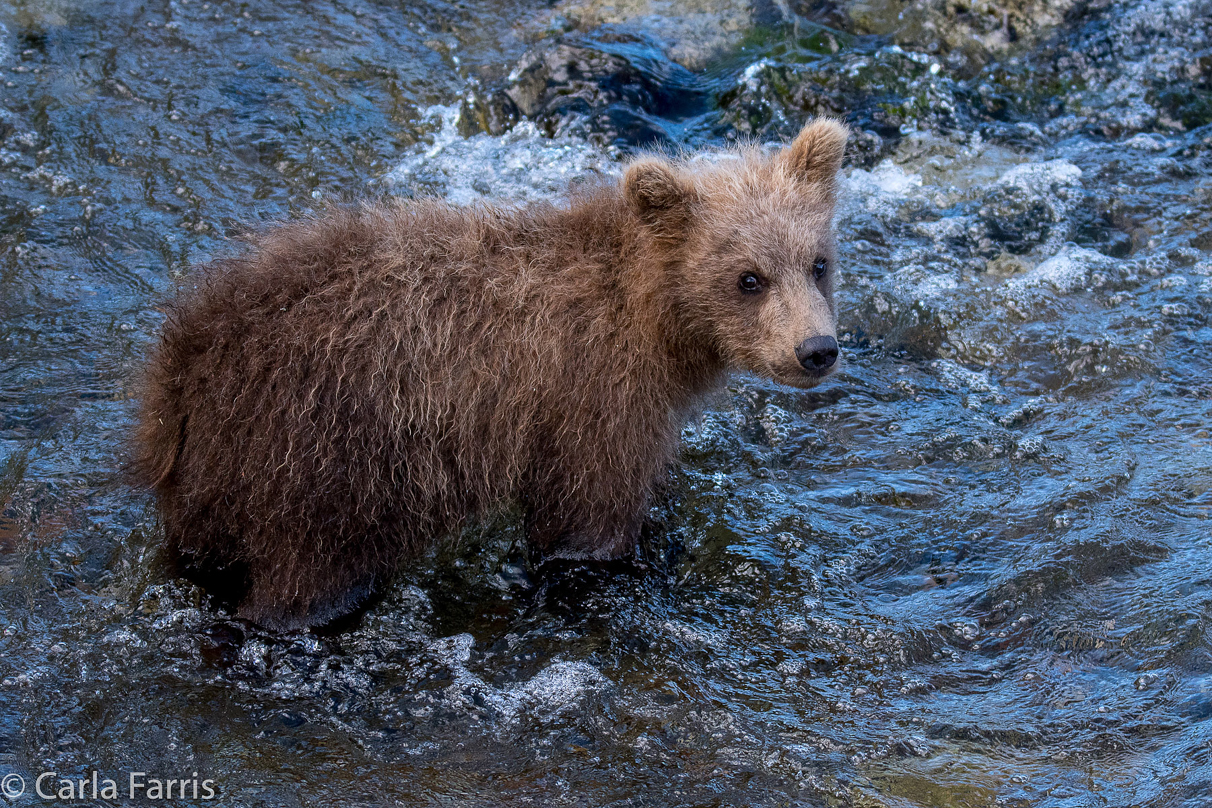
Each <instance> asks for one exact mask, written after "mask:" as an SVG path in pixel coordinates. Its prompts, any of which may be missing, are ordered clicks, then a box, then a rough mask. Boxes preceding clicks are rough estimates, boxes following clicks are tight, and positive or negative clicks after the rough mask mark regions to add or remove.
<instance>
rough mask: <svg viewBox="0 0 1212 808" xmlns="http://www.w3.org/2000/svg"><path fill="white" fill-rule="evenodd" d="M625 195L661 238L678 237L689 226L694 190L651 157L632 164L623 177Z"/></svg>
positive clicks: (662, 162)
mask: <svg viewBox="0 0 1212 808" xmlns="http://www.w3.org/2000/svg"><path fill="white" fill-rule="evenodd" d="M623 196H624V198H626V200H627V205H628V206H629V207H630V208H631V210H632V211H633V212H634V213H635V214H636V215H637V216H639V217H640V218H641V219H642V220H643V221H644V223H645V224H647V225H648V226H649V227H651V228H652V229H653V230H655V231H656V232H657V233H658V234H659V235H663V236H667V237H672V236H676V235H677V234H679V233H681V232H682V231H683V230H684V229H685V228H686V227H687V225H689V224H690V214H691V207H692V205H693V202H694V191H693V190H692V189H691V188H689V187H687V186H686V184H685V183H683V182H682V181H681V180H680V179H679V178H678V175H677V174H676V172H675V169H674V168H673V166H671V165H669V164H668V163H666V162H665V161H663V160H658V159H655V158H651V157H649V158H644V159H642V160H637V161H636V162H634V163H632V164H631V166H630V167H629V168H628V169H627V173H626V174H625V175H624V176H623Z"/></svg>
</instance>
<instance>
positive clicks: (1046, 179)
mask: <svg viewBox="0 0 1212 808" xmlns="http://www.w3.org/2000/svg"><path fill="white" fill-rule="evenodd" d="M1081 178H1082V170H1081V169H1080V168H1078V167H1077V166H1075V165H1073V163H1070V162H1069V161H1068V160H1048V161H1047V162H1043V163H1020V164H1019V165H1016V166H1014V167H1013V168H1011V169H1010V170H1008V171H1007V172H1006V173H1005V174H1002V176H1001V178H1000V179H998V181H997V182H998V184H999V185H1005V186H1008V187H1011V188H1017V189H1020V190H1023V191H1027V192H1028V193H1033V194H1038V195H1040V196H1047V195H1049V194H1050V193H1052V192H1053V191H1054V189H1056V188H1057V187H1058V186H1060V187H1073V186H1077V185H1080V184H1081Z"/></svg>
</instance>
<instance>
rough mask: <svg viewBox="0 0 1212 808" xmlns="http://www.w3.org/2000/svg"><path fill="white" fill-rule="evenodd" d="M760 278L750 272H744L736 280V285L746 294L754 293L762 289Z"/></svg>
mask: <svg viewBox="0 0 1212 808" xmlns="http://www.w3.org/2000/svg"><path fill="white" fill-rule="evenodd" d="M763 285H764V284H763V283H762V279H761V278H759V277H758V276H757V275H755V274H754V273H752V272H746V273H745V274H744V275H742V276H741V277H740V278H739V279H738V280H737V282H736V287H737V288H738V289H740V290H741V291H742V292H745V293H746V294H750V295H755V294H757V293H758V292H760V291H762V287H763Z"/></svg>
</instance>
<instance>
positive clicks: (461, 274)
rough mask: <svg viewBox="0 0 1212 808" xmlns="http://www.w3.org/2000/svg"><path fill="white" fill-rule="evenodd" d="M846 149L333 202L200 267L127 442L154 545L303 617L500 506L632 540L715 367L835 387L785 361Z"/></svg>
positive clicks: (823, 250) (321, 616) (823, 253)
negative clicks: (540, 196)
mask: <svg viewBox="0 0 1212 808" xmlns="http://www.w3.org/2000/svg"><path fill="white" fill-rule="evenodd" d="M846 137H847V132H846V130H845V128H844V127H842V126H841V125H840V124H837V123H835V122H833V121H818V122H816V123H815V124H813V125H810V126H808V127H806V128H805V129H804V131H803V132H801V133H800V135H799V137H798V138H797V139H796V141H795V142H794V143H793V144H792V145H791V146H790V147H789V148H788V149H786V150H784V151H782V152H779V153H778V154H776V155H773V156H772V155H768V154H764V153H762V152H761V151H759V150H757V149H751V150H748V151H741V152H736V153H732V154H729V155H726V156H724V157H722V158H721V159H717V160H714V161H706V160H691V161H682V162H675V161H671V160H665V159H656V158H648V159H643V160H640V161H638V162H636V163H634V164H632V165H631V166H630V167H629V169H628V170H627V172H626V176H625V177H624V179H623V181H622V183H621V184H620V185H619V186H609V187H607V186H603V187H598V188H596V189H593V190H590V191H586V192H583V193H581V194H580V195H577V196H574V197H573V198H572V200H571V201H570V202H569V203H568V204H567V205H565V206H553V205H538V206H532V207H528V208H525V209H520V210H514V209H500V208H493V207H473V208H455V207H451V206H449V205H446V204H442V203H440V202H422V203H416V202H405V201H400V202H395V203H385V204H378V205H367V206H363V207H361V208H359V209H356V210H334V211H329V212H327V213H324V214H323V215H320V216H318V217H316V218H313V219H308V220H304V221H298V222H294V223H291V224H286V225H283V226H281V227H279V228H278V229H275V230H273V231H271V232H269V233H267V234H265V235H263V236H260V237H257V238H256V239H255V243H254V244H253V245H252V248H251V249H250V250H249V251H248V253H247V254H246V255H245V256H244V257H240V258H236V259H231V260H223V261H217V262H215V263H213V264H210V265H208V266H205V267H202V268H201V269H199V270H198V271H197V272H196V273H195V274H194V275H193V276H192V277H191V279H190V280H189V282H188V283H187V284H186V285H185V286H184V287H183V288H182V289H180V290H179V292H178V294H177V296H176V298H175V299H174V300H173V301H172V302H171V303H170V304H169V306H168V310H167V313H168V318H167V321H166V323H165V324H164V330H163V334H162V338H161V340H160V342H159V344H158V346H157V347H156V348H155V351H154V353H153V355H152V357H151V360H150V363H149V367H148V370H147V374H146V378H145V383H144V389H143V395H142V406H141V409H140V412H139V416H138V424H137V432H136V436H135V438H136V458H135V465H136V469H137V473H138V475H139V477H140V479H141V481H142V482H143V483H144V484H145V485H147V486H148V487H150V488H152V489H154V490H155V492H156V494H157V495H158V500H159V505H160V509H161V513H162V516H163V521H164V527H165V532H166V537H165V540H166V543H167V549H168V554H169V557H170V558H171V559H173V560H174V561H175V563H177V564H178V566H179V568H180V569H181V570H182V571H184V572H186V573H187V574H191V575H192V576H193V577H195V578H201V579H202V580H203V582H204V583H209V584H211V585H214V586H217V587H219V586H221V587H225V588H229V589H234V590H235V592H236V597H237V599H238V600H239V603H240V606H239V613H240V614H241V615H243V616H245V617H247V618H249V619H251V620H253V621H256V622H258V623H261V624H263V625H266V626H269V627H273V628H279V629H293V628H299V627H304V626H314V625H319V624H322V623H325V622H327V621H330V620H332V619H334V618H336V617H339V616H340V615H342V614H344V613H347V612H348V611H351V610H352V609H353V608H355V607H356V606H357V605H358V604H359V602H361V601H363V600H364V599H365V598H366V597H367V596H369V595H370V594H371V593H372V592H373V591H374V590H375V589H376V588H378V587H379V586H380V585H381V584H383V583H384V582H385V581H386V580H388V578H389V577H390V576H391V575H392V573H393V572H394V570H395V569H396V568H397V566H398V564H399V563H400V562H401V561H402V560H404V559H407V558H408V557H410V556H414V555H415V554H417V553H419V552H421V551H422V550H423V549H424V548H426V547H427V546H428V545H430V544H431V542H432V541H433V540H434V539H436V538H439V537H442V536H446V535H450V534H452V533H453V532H455V531H458V530H459V529H460V527H461V526H462V525H463V524H464V523H465V521H466V520H467V519H469V518H476V517H478V516H482V515H485V514H487V513H490V512H492V511H493V510H494V509H497V508H500V507H502V506H504V505H506V504H508V503H513V504H516V505H520V506H521V507H522V508H523V509H524V511H525V513H526V514H527V528H528V535H529V538H530V541H531V542H532V543H533V544H534V545H535V547H536V548H537V549H538V550H540V551H541V552H543V553H545V554H552V555H558V556H565V557H574V558H577V557H580V558H612V557H617V556H619V555H621V554H624V553H626V552H628V551H629V550H630V549H631V548H632V547H633V544H634V542H635V540H636V536H637V533H638V530H639V527H640V522H641V519H642V517H643V514H644V512H645V508H646V505H647V503H648V501H649V497H650V495H651V494H652V492H653V488H654V485H655V484H656V482H657V480H658V479H659V478H660V476H661V473H662V471H663V469H664V468H665V466H666V464H668V463H669V462H670V461H671V460H672V458H673V455H674V453H675V451H676V448H677V442H678V434H679V431H680V429H681V427H682V425H683V423H684V422H685V420H686V418H687V417H688V415H690V414H691V413H692V412H693V410H694V409H695V407H696V405H697V403H698V402H699V400H700V399H701V397H702V395H703V394H704V393H705V392H706V391H709V390H711V389H712V388H715V387H717V386H718V385H719V384H720V383H721V381H722V380H723V377H724V374H725V373H726V371H728V370H729V369H733V368H736V369H744V370H749V371H752V372H755V373H759V374H762V375H764V376H768V377H771V378H773V379H775V380H777V381H779V382H782V383H785V384H789V385H795V386H800V387H808V386H811V385H812V384H815V383H816V382H817V381H818V380H819V379H820V378H821V376H822V375H824V372H811V371H808V370H805V368H804V367H803V366H801V364H800V362H799V360H798V359H797V357H796V347H797V346H799V345H800V344H801V342H803V341H804V340H805V339H806V338H809V337H814V336H820V335H828V336H832V335H833V333H834V329H835V322H836V319H835V314H834V310H833V302H832V300H833V274H834V271H833V269H832V268H831V266H830V268H829V270H828V272H827V273H826V274H825V275H824V276H823V277H821V278H816V277H814V272H813V267H814V265H815V266H816V270H817V274H819V273H820V267H821V266H822V262H821V260H822V259H824V260H826V261H828V262H829V264H830V265H831V264H832V262H833V260H834V253H835V247H834V241H833V234H832V229H831V220H832V216H833V206H834V194H835V182H836V174H837V170H838V168H839V166H840V164H841V159H842V151H843V148H844V146H845V142H846ZM745 274H754V275H756V276H758V277H759V279H760V282H761V284H762V288H761V290H760V291H758V292H756V293H755V292H753V291H752V290H750V291H743V290H741V289H740V288H738V277H742V276H744V275H745ZM826 372H827V369H826Z"/></svg>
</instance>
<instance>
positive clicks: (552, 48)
mask: <svg viewBox="0 0 1212 808" xmlns="http://www.w3.org/2000/svg"><path fill="white" fill-rule="evenodd" d="M504 95H506V96H507V97H508V98H509V99H510V100H511V101H512V103H513V104H514V105H515V106H516V109H517V110H518V112H520V113H521V114H522V115H525V116H526V117H527V118H530V119H531V120H533V121H535V122H536V123H537V124H539V126H540V127H542V128H543V129H545V130H546V131H547V132H548V133H549V134H554V133H555V132H556V131H558V130H560V129H562V128H563V127H566V126H567V125H569V123H570V122H576V121H582V122H584V125H585V126H586V128H587V129H588V132H589V134H590V135H591V136H592V137H594V139H597V140H599V141H603V142H606V143H611V144H614V145H618V146H621V147H630V148H638V147H645V146H651V145H654V144H660V143H664V142H669V141H671V138H670V135H669V133H668V132H667V131H666V128H665V125H664V123H663V122H662V121H661V120H659V119H665V120H668V121H677V120H680V119H684V118H686V117H688V116H690V115H693V114H695V113H698V112H702V111H705V109H706V107H707V98H708V96H707V94H706V92H705V91H704V90H703V89H702V87H701V86H700V83H699V80H698V79H697V78H696V77H695V76H694V75H693V74H692V73H690V71H688V70H686V69H685V68H684V67H681V66H680V65H677V64H675V63H673V62H671V61H669V60H668V59H667V58H665V57H664V55H663V54H662V53H661V52H660V50H659V49H658V48H656V47H655V46H654V45H652V44H651V43H648V42H645V41H643V40H640V39H637V38H634V37H629V36H618V37H614V38H612V39H610V40H607V39H605V38H603V39H599V40H597V41H589V40H583V41H578V42H568V41H561V42H556V43H552V44H548V45H545V46H541V47H539V48H537V49H536V50H533V51H531V52H530V53H528V54H527V55H526V56H525V57H523V59H522V61H521V63H520V64H519V65H518V66H517V68H516V69H515V70H514V71H513V74H512V81H511V82H510V85H509V87H508V88H507V89H506V90H505V92H504Z"/></svg>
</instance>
